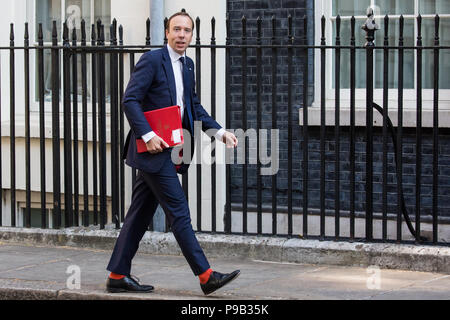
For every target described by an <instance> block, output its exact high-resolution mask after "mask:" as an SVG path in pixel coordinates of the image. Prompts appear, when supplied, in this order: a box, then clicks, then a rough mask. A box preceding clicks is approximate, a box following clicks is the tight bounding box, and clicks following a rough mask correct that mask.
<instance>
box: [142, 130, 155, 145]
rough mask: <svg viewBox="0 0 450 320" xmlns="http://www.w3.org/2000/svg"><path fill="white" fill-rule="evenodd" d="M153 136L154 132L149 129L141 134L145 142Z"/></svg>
mask: <svg viewBox="0 0 450 320" xmlns="http://www.w3.org/2000/svg"><path fill="white" fill-rule="evenodd" d="M154 136H156V133H155V132H154V131H150V132H148V133H146V134H144V135H143V136H142V140H144V142H145V143H147V142H149V141H150V140H151V139H152V138H153V137H154Z"/></svg>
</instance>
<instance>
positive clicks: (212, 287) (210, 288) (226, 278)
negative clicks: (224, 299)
mask: <svg viewBox="0 0 450 320" xmlns="http://www.w3.org/2000/svg"><path fill="white" fill-rule="evenodd" d="M240 273H241V271H240V270H236V271H233V272H232V273H225V274H223V273H219V272H216V271H213V272H212V273H211V275H210V276H209V280H208V282H207V283H205V284H200V287H201V288H202V291H203V293H204V294H205V295H208V294H210V293H213V292H214V291H216V290H217V289H219V288H222V287H223V286H224V285H226V284H227V283H229V282H231V281H232V280H234V279H236V278H237V277H238V276H239V274H240Z"/></svg>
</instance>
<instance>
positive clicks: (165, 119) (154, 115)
mask: <svg viewBox="0 0 450 320" xmlns="http://www.w3.org/2000/svg"><path fill="white" fill-rule="evenodd" d="M144 115H145V118H146V119H147V121H148V124H149V125H150V127H151V128H152V130H153V131H154V132H155V133H156V134H157V135H158V136H159V137H160V138H162V139H163V140H164V141H165V142H167V144H168V145H169V146H170V147H173V146H177V145H180V144H183V142H184V139H183V127H182V125H181V111H180V107H179V106H171V107H167V108H162V109H157V110H152V111H147V112H144ZM136 146H137V152H138V153H143V152H148V151H147V146H146V145H145V142H144V140H142V139H136Z"/></svg>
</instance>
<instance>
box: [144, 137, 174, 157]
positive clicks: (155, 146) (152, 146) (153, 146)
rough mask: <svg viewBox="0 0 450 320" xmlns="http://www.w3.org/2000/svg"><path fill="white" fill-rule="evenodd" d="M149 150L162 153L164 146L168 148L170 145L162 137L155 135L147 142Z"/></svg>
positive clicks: (152, 152)
mask: <svg viewBox="0 0 450 320" xmlns="http://www.w3.org/2000/svg"><path fill="white" fill-rule="evenodd" d="M146 145H147V151H148V152H150V153H151V154H156V153H160V152H162V151H163V149H164V148H168V147H169V145H168V144H167V143H166V142H165V141H164V140H163V139H161V138H160V137H158V136H154V137H153V138H151V139H150V140H149V141H148V142H147V143H146Z"/></svg>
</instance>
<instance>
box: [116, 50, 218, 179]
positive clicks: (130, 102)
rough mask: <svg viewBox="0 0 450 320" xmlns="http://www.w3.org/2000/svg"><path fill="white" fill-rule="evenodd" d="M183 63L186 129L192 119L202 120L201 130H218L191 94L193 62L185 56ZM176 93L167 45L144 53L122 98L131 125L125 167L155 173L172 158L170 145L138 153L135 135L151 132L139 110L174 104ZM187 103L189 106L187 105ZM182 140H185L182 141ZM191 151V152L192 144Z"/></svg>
mask: <svg viewBox="0 0 450 320" xmlns="http://www.w3.org/2000/svg"><path fill="white" fill-rule="evenodd" d="M186 66H187V68H188V69H189V77H188V79H187V80H188V81H187V83H185V84H184V91H185V92H186V90H187V92H189V99H190V104H189V103H186V102H185V106H184V107H185V108H184V112H185V113H186V112H187V116H188V119H189V128H186V129H188V130H189V131H190V132H191V135H192V133H193V131H194V121H202V130H203V131H206V130H208V129H220V128H221V126H220V125H219V124H218V123H217V122H216V121H215V120H214V119H212V118H211V117H210V116H209V114H208V113H207V112H206V110H205V109H204V108H203V107H202V105H201V104H200V101H199V99H198V97H197V95H196V93H195V75H194V63H193V61H192V59H190V58H189V57H186ZM176 94H177V92H176V87H175V78H174V75H173V69H172V62H171V60H170V56H169V51H168V50H167V47H166V46H164V47H163V48H162V49H158V50H153V51H148V52H146V53H144V54H143V55H142V57H141V58H140V59H139V61H138V63H137V64H136V66H135V69H134V71H133V73H132V75H131V78H130V81H129V83H128V86H127V89H126V91H125V93H124V97H123V101H122V103H123V110H124V112H125V115H126V117H127V119H128V122H129V124H130V127H131V130H130V132H129V133H128V136H127V139H126V142H125V146H124V150H123V152H124V153H123V155H124V157H126V163H127V164H128V165H129V166H131V167H133V168H136V169H139V170H142V171H144V172H148V173H156V172H159V170H160V169H161V167H162V165H163V163H164V161H172V160H171V155H170V152H171V151H172V148H167V149H164V151H163V152H160V153H157V154H151V153H149V152H145V153H138V152H137V148H136V138H141V137H142V136H143V135H144V134H146V133H148V132H150V131H152V128H151V127H150V125H149V124H148V122H147V120H146V119H145V117H144V114H143V113H144V112H146V111H150V110H156V109H160V108H165V107H169V106H173V105H176V103H177V97H176ZM185 97H186V94H185ZM189 105H190V106H191V108H189V107H188V106H189ZM186 142H188V141H186V140H185V143H186ZM191 150H192V153H193V150H194V145H193V144H192V145H191ZM192 153H191V157H192ZM188 167H189V164H184V165H183V166H182V169H181V170H179V171H178V172H179V173H183V172H186V171H187V169H188Z"/></svg>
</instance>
